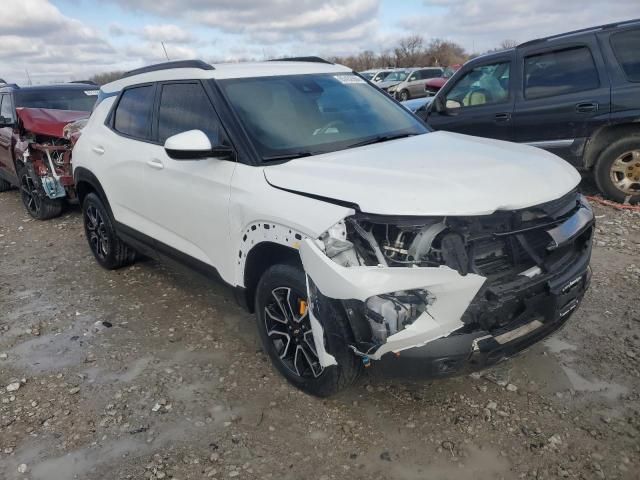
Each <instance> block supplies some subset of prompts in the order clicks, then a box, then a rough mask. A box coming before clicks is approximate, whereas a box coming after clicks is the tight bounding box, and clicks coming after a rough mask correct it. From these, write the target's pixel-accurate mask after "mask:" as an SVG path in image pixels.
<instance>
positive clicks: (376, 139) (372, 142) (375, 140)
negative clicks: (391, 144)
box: [347, 133, 418, 148]
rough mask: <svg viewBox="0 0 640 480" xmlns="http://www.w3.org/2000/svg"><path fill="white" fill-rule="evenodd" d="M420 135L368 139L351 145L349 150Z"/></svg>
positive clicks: (404, 134) (406, 134) (384, 136)
mask: <svg viewBox="0 0 640 480" xmlns="http://www.w3.org/2000/svg"><path fill="white" fill-rule="evenodd" d="M415 135H418V134H417V133H398V134H396V135H378V136H376V137H373V138H368V139H367V140H363V141H361V142H357V143H353V144H351V145H349V146H348V147H347V148H356V147H364V146H365V145H373V144H374V143H382V142H388V141H389V140H396V139H398V138H407V137H413V136H415Z"/></svg>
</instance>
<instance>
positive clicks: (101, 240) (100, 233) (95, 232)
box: [82, 193, 136, 270]
mask: <svg viewBox="0 0 640 480" xmlns="http://www.w3.org/2000/svg"><path fill="white" fill-rule="evenodd" d="M82 217H83V220H84V231H85V234H86V236H87V241H88V242H89V248H91V253H93V256H94V257H95V259H96V260H97V261H98V263H99V264H100V265H101V266H102V267H104V268H106V269H108V270H113V269H116V268H120V267H124V266H126V265H130V264H132V263H133V262H134V261H135V259H136V252H135V250H133V249H132V248H131V247H129V246H128V245H126V244H125V243H124V242H123V241H122V240H120V238H119V237H118V235H117V234H116V231H115V228H114V227H113V223H112V222H111V217H110V216H109V213H108V211H107V209H106V207H105V206H104V204H103V203H102V200H100V197H98V195H96V194H95V193H89V194H88V195H87V196H86V198H85V199H84V202H83V203H82Z"/></svg>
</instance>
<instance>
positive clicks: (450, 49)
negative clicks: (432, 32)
mask: <svg viewBox="0 0 640 480" xmlns="http://www.w3.org/2000/svg"><path fill="white" fill-rule="evenodd" d="M426 57H427V64H429V65H436V66H442V67H446V66H449V65H455V64H458V63H464V62H466V61H467V59H468V55H467V53H466V52H465V51H464V48H462V47H461V46H460V45H458V44H457V43H454V42H450V41H448V40H442V39H440V38H434V39H432V40H431V41H430V42H429V46H428V47H427V51H426Z"/></svg>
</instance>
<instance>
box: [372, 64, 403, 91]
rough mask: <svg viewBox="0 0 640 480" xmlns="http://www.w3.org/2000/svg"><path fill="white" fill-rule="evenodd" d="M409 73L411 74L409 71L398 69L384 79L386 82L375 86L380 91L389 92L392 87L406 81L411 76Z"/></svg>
mask: <svg viewBox="0 0 640 480" xmlns="http://www.w3.org/2000/svg"><path fill="white" fill-rule="evenodd" d="M409 73H411V70H409V69H406V68H397V69H395V70H393V71H392V72H390V73H389V74H388V75H387V76H386V77H384V80H382V81H381V82H377V83H376V84H375V86H376V87H378V88H379V89H380V90H384V91H386V92H388V91H389V89H390V88H391V87H395V86H396V85H398V84H399V83H401V82H403V81H404V80H406V78H407V77H408V76H409Z"/></svg>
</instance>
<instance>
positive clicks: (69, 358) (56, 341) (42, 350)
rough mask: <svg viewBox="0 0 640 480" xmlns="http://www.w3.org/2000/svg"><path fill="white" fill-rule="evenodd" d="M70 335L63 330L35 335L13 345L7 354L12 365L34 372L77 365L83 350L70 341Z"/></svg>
mask: <svg viewBox="0 0 640 480" xmlns="http://www.w3.org/2000/svg"><path fill="white" fill-rule="evenodd" d="M72 335H73V334H71V333H68V332H65V333H59V334H51V335H42V336H40V337H35V338H33V339H31V340H27V341H26V342H23V343H20V344H18V345H16V346H15V347H13V349H11V350H9V355H10V356H11V358H12V359H13V363H14V365H16V366H19V367H22V368H25V369H28V370H31V371H33V372H35V373H42V372H48V371H51V370H56V369H60V368H64V367H68V366H71V365H77V364H79V363H82V361H83V359H84V357H85V352H84V349H83V348H81V347H80V345H79V344H78V343H77V342H73V341H70V337H71V336H72Z"/></svg>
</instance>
